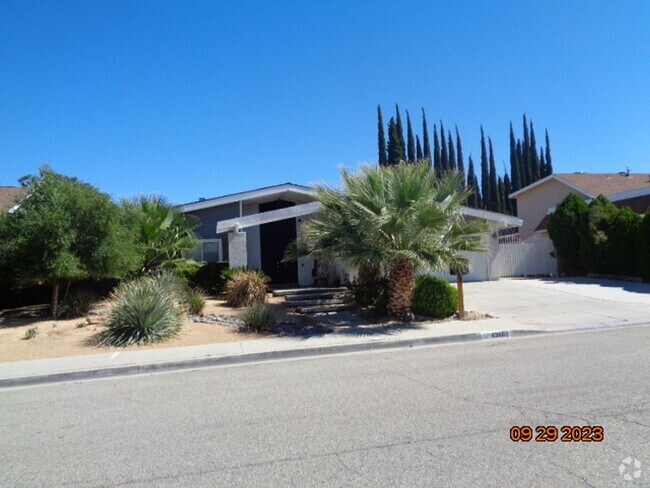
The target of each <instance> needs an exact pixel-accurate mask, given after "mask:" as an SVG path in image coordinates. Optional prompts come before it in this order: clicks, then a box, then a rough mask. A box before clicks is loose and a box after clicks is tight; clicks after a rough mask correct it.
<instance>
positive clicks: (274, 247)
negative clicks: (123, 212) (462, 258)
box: [177, 183, 521, 286]
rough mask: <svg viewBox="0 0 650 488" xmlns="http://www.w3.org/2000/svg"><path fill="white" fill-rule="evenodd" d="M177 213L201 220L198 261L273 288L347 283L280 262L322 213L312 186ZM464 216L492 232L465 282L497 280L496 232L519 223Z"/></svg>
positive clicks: (315, 267)
mask: <svg viewBox="0 0 650 488" xmlns="http://www.w3.org/2000/svg"><path fill="white" fill-rule="evenodd" d="M177 208H178V209H179V210H180V211H181V212H183V213H185V214H188V215H193V216H195V217H197V218H198V219H199V221H200V225H199V227H198V228H197V230H196V232H197V234H198V235H199V238H200V239H201V242H200V246H199V248H198V249H197V251H196V253H195V255H194V258H195V259H197V260H198V261H203V262H213V261H229V262H230V266H231V267H237V266H246V267H249V268H257V269H261V270H262V271H264V273H266V274H267V275H268V276H269V277H270V278H271V280H272V283H273V284H296V283H297V284H300V285H302V286H309V285H312V284H314V283H315V282H324V281H327V282H334V281H341V282H345V281H346V280H347V279H349V274H348V273H347V272H346V270H345V269H343V268H342V267H341V266H339V265H336V264H335V265H333V267H330V268H328V269H324V263H317V262H315V261H314V259H312V258H300V259H298V261H297V262H290V263H283V262H282V259H283V257H284V252H285V250H286V249H287V246H288V245H289V243H290V242H291V241H293V240H294V239H296V237H297V236H299V235H300V232H301V228H302V225H303V224H304V223H305V222H306V221H307V220H308V219H309V218H310V215H311V214H313V213H314V212H316V211H317V210H318V204H317V203H315V202H314V191H313V190H312V189H311V188H309V187H306V186H302V185H295V184H293V183H284V184H281V185H275V186H269V187H266V188H259V189H257V190H250V191H245V192H241V193H234V194H232V195H225V196H222V197H217V198H210V199H203V198H202V199H199V200H198V201H196V202H190V203H186V204H182V205H179V206H178V207H177ZM463 212H464V213H465V215H466V216H467V217H468V218H470V219H472V218H481V219H484V220H485V221H486V222H488V223H489V225H490V229H491V231H492V233H491V235H490V237H489V241H490V242H489V247H490V250H491V253H490V254H487V255H483V254H476V253H469V254H470V255H469V256H468V257H469V258H470V260H471V262H472V265H473V266H472V268H473V269H472V272H471V273H470V274H469V275H468V276H467V279H468V280H488V279H498V278H499V276H500V271H499V269H498V268H495V267H494V266H493V261H494V259H495V257H496V255H497V254H498V246H499V244H498V241H497V238H496V231H497V230H499V229H503V228H507V227H517V226H520V225H521V219H519V218H516V217H512V216H510V215H503V214H498V213H495V212H488V211H483V210H476V209H471V208H466V207H464V208H463ZM450 279H453V278H450Z"/></svg>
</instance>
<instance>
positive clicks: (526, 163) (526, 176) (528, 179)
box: [520, 114, 533, 186]
mask: <svg viewBox="0 0 650 488" xmlns="http://www.w3.org/2000/svg"><path fill="white" fill-rule="evenodd" d="M520 161H521V173H522V177H523V178H522V179H523V181H522V186H528V185H530V184H531V183H533V174H532V172H531V169H530V137H529V136H528V121H527V120H526V114H524V140H523V141H522V143H521V158H520Z"/></svg>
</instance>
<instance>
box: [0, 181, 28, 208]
mask: <svg viewBox="0 0 650 488" xmlns="http://www.w3.org/2000/svg"><path fill="white" fill-rule="evenodd" d="M24 194H25V189H24V188H20V187H16V186H0V212H6V211H7V210H9V209H10V208H11V207H13V206H14V205H15V204H16V201H17V200H18V199H19V198H20V197H22V196H23V195H24Z"/></svg>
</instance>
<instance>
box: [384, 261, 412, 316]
mask: <svg viewBox="0 0 650 488" xmlns="http://www.w3.org/2000/svg"><path fill="white" fill-rule="evenodd" d="M414 291H415V274H414V272H413V263H412V262H411V260H410V259H407V258H400V259H398V260H396V261H395V262H394V263H393V265H392V267H391V269H390V275H389V290H388V313H389V314H390V315H392V316H393V317H397V318H399V319H402V320H411V319H412V318H413V313H412V312H411V303H412V301H413V292H414Z"/></svg>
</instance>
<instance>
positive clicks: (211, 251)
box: [187, 239, 223, 263]
mask: <svg viewBox="0 0 650 488" xmlns="http://www.w3.org/2000/svg"><path fill="white" fill-rule="evenodd" d="M187 257H188V258H189V259H194V260H195V261H198V262H202V263H216V262H217V261H222V260H223V252H222V249H221V239H201V240H200V241H199V245H198V246H196V248H195V249H194V250H193V251H192V252H190V253H189V255H188V256H187Z"/></svg>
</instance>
